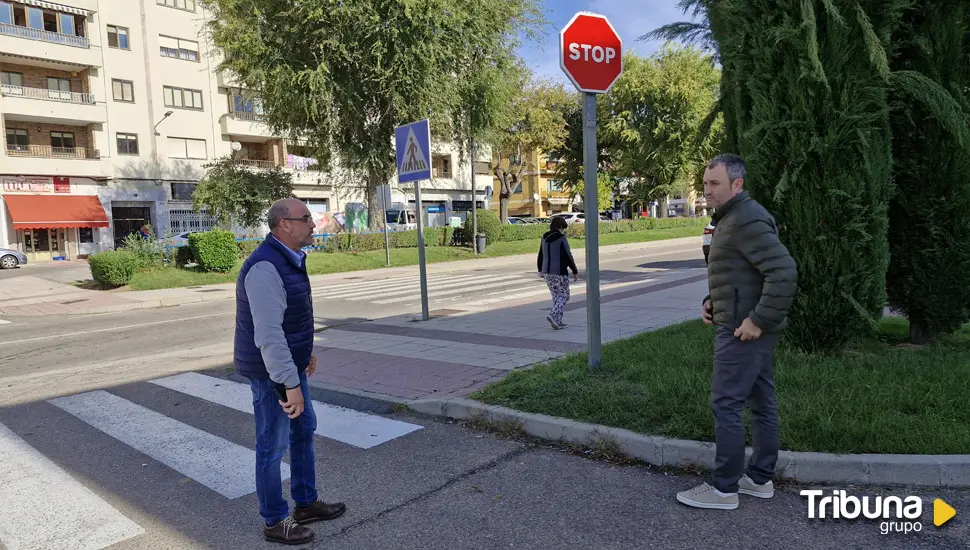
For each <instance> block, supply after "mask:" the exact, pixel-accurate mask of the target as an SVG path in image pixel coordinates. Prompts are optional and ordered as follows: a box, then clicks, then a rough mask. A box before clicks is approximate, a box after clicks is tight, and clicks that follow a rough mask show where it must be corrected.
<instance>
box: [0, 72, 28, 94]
mask: <svg viewBox="0 0 970 550" xmlns="http://www.w3.org/2000/svg"><path fill="white" fill-rule="evenodd" d="M0 85H3V93H5V94H11V95H23V93H24V92H23V90H11V89H9V88H7V87H8V86H12V87H16V88H23V86H24V75H23V74H21V73H8V72H0Z"/></svg>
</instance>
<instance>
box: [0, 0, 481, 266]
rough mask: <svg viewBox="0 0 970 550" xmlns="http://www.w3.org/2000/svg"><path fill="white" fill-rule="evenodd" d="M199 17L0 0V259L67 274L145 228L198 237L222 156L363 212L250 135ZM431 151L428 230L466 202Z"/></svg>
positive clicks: (290, 153) (126, 5)
mask: <svg viewBox="0 0 970 550" xmlns="http://www.w3.org/2000/svg"><path fill="white" fill-rule="evenodd" d="M206 17H207V14H206V13H204V10H203V9H202V6H201V5H199V4H198V3H197V1H196V0H61V1H59V2H51V1H47V0H0V126H2V127H3V134H4V146H3V148H2V151H0V196H2V200H0V247H8V248H16V249H19V250H22V251H24V252H25V253H26V254H27V255H28V257H29V259H30V261H45V260H53V259H67V260H70V259H74V258H77V257H85V256H86V255H88V254H91V253H94V252H97V251H99V250H107V249H111V248H113V247H115V246H117V245H120V244H121V242H122V240H123V239H124V238H125V237H126V236H127V235H129V234H132V233H137V232H138V231H139V230H140V229H141V228H142V227H143V226H145V225H148V224H150V225H151V226H152V227H153V228H154V229H155V231H156V233H157V234H158V235H160V236H161V237H167V236H174V235H178V234H180V233H183V232H186V231H193V230H205V229H208V228H210V227H211V226H212V225H213V224H214V219H213V218H212V216H210V215H207V214H206V213H197V212H195V211H193V209H192V204H191V197H192V192H193V190H194V187H195V185H196V184H197V183H198V181H199V180H200V178H202V176H203V175H204V165H205V164H206V163H207V162H209V161H212V160H214V159H216V158H219V157H223V156H227V155H233V156H235V157H236V158H238V159H240V160H241V162H243V163H245V164H248V165H250V166H252V167H253V168H254V169H262V168H270V167H273V166H281V167H284V168H285V169H286V170H289V171H291V172H292V174H293V177H294V188H295V193H294V194H295V196H297V197H298V198H300V199H303V200H305V201H307V202H308V203H309V204H310V205H311V209H313V210H314V211H317V212H327V211H339V210H340V209H341V208H342V207H343V206H344V204H345V203H347V202H353V201H361V202H362V201H363V193H362V192H361V191H362V190H357V191H354V190H351V192H350V193H344V194H343V195H340V196H338V194H337V193H334V182H333V181H331V180H330V178H329V176H328V174H326V173H324V172H322V171H321V170H320V169H319V166H317V165H316V162H315V161H314V160H313V159H311V158H308V157H306V156H302V155H301V153H302V148H301V147H300V146H299V144H295V143H288V142H287V141H286V140H283V139H280V138H279V137H276V136H273V135H272V133H271V132H270V131H269V128H268V127H267V126H266V125H264V124H262V123H261V122H260V108H259V101H258V100H257V99H254V98H252V97H250V96H249V95H247V94H246V93H245V91H244V90H241V89H240V88H239V87H238V86H237V85H236V84H235V83H234V82H233V81H232V79H231V77H227V76H226V75H223V74H221V73H219V72H218V71H216V66H217V64H218V57H217V55H218V52H216V51H215V50H214V49H213V47H212V46H211V44H209V43H208V41H207V39H206V36H205V35H204V32H203V26H204V21H205V18H206ZM438 149H439V151H436V156H435V157H434V158H435V160H434V162H435V167H436V173H437V174H438V175H439V176H440V177H439V178H436V179H435V180H434V181H433V182H431V183H433V184H434V185H433V186H432V187H433V189H429V190H428V191H427V192H424V194H423V195H424V196H423V197H422V199H424V198H427V199H429V201H435V202H434V203H433V204H430V205H426V207H425V213H426V215H428V216H430V215H431V214H434V213H437V210H438V207H439V206H442V207H447V208H448V211H449V212H450V211H451V210H452V209H461V208H464V206H465V205H464V204H463V203H462V201H463V200H465V201H467V202H468V203H469V205H470V201H471V197H470V194H469V193H470V192H469V191H468V190H469V189H470V187H471V186H470V175H469V176H468V177H465V178H464V180H463V179H462V178H461V177H460V176H459V175H458V172H460V167H459V168H458V169H457V170H456V168H455V163H456V161H457V151H456V150H454V149H453V148H452V149H448V148H447V147H445V148H444V149H445V150H444V152H441V151H440V149H441V148H440V147H439V148H438ZM483 153H486V152H483ZM486 158H487V157H486ZM465 169H466V171H470V170H469V169H468V168H467V165H466V167H465ZM485 173H487V170H486V171H485ZM479 182H480V183H479V188H480V189H484V188H485V187H486V186H487V185H489V184H490V183H491V178H490V177H487V176H480V177H479ZM422 189H424V188H422ZM395 193H396V194H397V195H399V196H401V197H402V198H404V199H405V200H406V199H407V198H408V197H407V195H408V191H407V190H406V189H403V190H397V191H396V192H395ZM412 203H413V197H412ZM442 203H443V205H442ZM456 207H457V208H456ZM429 208H430V211H429Z"/></svg>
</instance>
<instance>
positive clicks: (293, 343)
mask: <svg viewBox="0 0 970 550" xmlns="http://www.w3.org/2000/svg"><path fill="white" fill-rule="evenodd" d="M258 262H270V263H271V264H273V266H275V267H276V271H277V273H279V274H280V278H281V279H283V287H284V288H285V289H286V311H285V312H284V313H283V333H284V334H285V335H286V343H287V344H288V345H289V347H290V353H291V354H292V355H293V362H294V363H296V367H297V369H299V371H300V372H301V373H302V372H303V371H305V370H306V368H307V366H309V364H310V354H311V353H312V352H313V299H312V298H311V296H310V278H309V277H308V276H307V272H306V266H305V265H299V264H297V263H296V261H295V258H293V256H292V255H291V254H290V252H289V251H288V249H287V248H286V246H285V245H284V244H283V243H281V242H279V241H278V240H276V238H275V237H273V236H272V235H267V236H266V240H264V241H263V242H262V243H260V245H259V246H258V247H256V250H255V251H253V253H252V254H251V255H250V256H249V258H247V259H246V261H245V262H243V266H242V269H240V270H239V278H238V279H236V337H235V345H234V352H233V359H234V363H235V366H236V372H238V373H239V374H242V375H243V376H248V377H250V378H259V379H268V378H269V374H268V373H267V372H266V365H264V364H263V356H262V355H261V354H260V352H259V348H258V347H256V337H255V334H254V326H253V314H252V312H251V311H250V309H249V300H248V299H247V298H246V283H245V281H246V274H247V273H249V270H250V268H252V266H254V265H256V263H258ZM303 263H304V264H305V263H306V261H305V260H304V262H303Z"/></svg>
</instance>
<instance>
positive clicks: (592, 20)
mask: <svg viewBox="0 0 970 550" xmlns="http://www.w3.org/2000/svg"><path fill="white" fill-rule="evenodd" d="M559 66H560V67H562V70H563V72H565V73H566V76H568V77H569V79H570V80H572V82H573V84H575V85H576V88H577V89H579V91H581V92H591V93H597V94H605V93H606V92H608V91H609V90H610V88H611V87H613V84H614V83H615V82H616V81H617V79H618V78H620V75H621V74H622V73H623V41H622V40H621V39H620V35H619V34H617V33H616V29H614V28H613V25H611V24H610V22H609V20H608V19H607V18H606V17H605V16H603V15H599V14H595V13H586V12H580V13H577V14H576V15H574V16H573V18H572V19H571V20H570V21H569V23H567V24H566V26H565V27H563V28H562V31H560V32H559Z"/></svg>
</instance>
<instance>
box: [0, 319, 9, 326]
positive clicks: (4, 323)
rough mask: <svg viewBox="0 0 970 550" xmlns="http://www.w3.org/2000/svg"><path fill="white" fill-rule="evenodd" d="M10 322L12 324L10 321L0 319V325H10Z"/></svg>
mask: <svg viewBox="0 0 970 550" xmlns="http://www.w3.org/2000/svg"><path fill="white" fill-rule="evenodd" d="M9 324H10V321H4V320H3V319H0V325H9Z"/></svg>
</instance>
